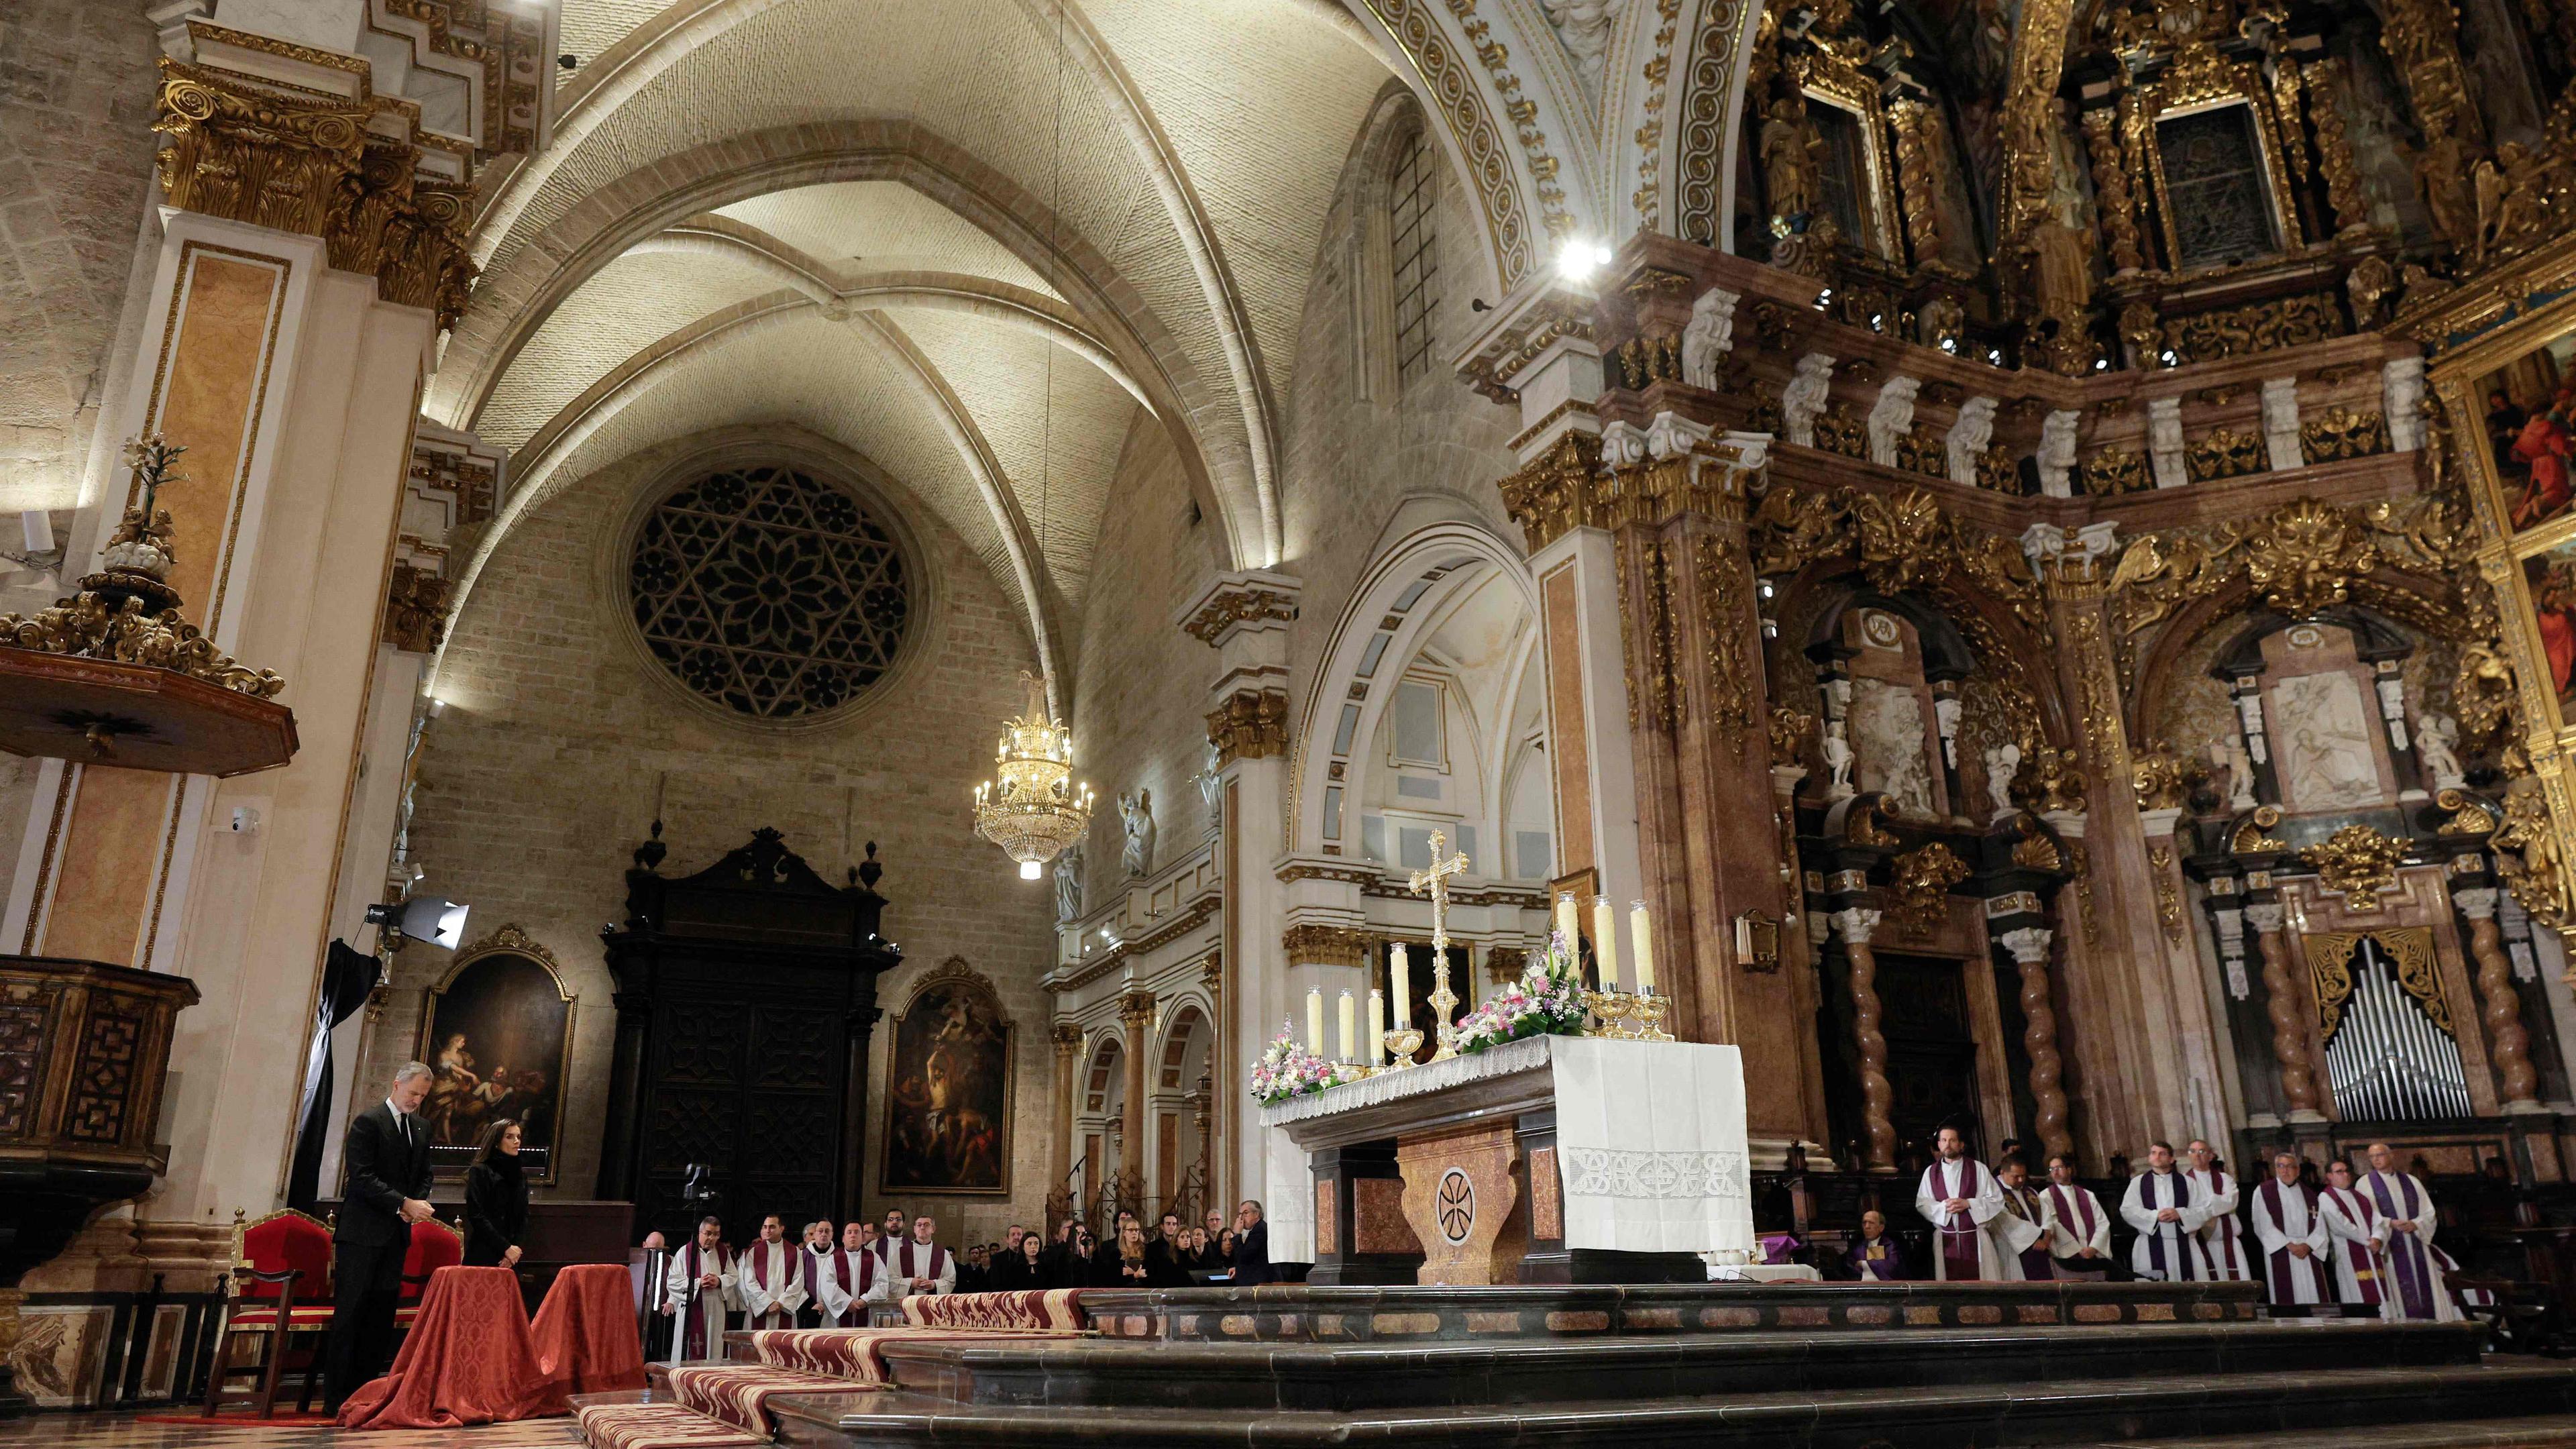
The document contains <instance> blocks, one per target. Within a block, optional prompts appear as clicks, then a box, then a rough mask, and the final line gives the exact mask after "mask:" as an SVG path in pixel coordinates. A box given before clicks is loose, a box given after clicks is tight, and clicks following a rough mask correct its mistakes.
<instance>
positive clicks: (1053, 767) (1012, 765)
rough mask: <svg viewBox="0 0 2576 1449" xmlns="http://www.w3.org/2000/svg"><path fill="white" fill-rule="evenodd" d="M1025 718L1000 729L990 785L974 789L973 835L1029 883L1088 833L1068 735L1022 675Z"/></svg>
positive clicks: (1086, 802) (1087, 795)
mask: <svg viewBox="0 0 2576 1449" xmlns="http://www.w3.org/2000/svg"><path fill="white" fill-rule="evenodd" d="M1020 682H1021V683H1022V684H1025V685H1027V686H1028V690H1029V709H1028V713H1026V714H1024V715H1022V716H1020V717H1019V718H1018V719H1015V720H1011V721H1009V722H1008V723H1006V724H1004V725H1003V726H1002V744H1001V748H1000V749H999V750H997V751H995V752H994V758H993V775H994V778H993V779H990V780H986V781H985V782H984V783H982V784H980V785H977V786H976V787H975V833H976V834H978V835H981V836H983V837H984V838H985V839H986V840H989V841H991V842H993V843H994V844H995V845H998V846H1000V847H1002V852H1003V853H1004V854H1006V855H1008V856H1009V857H1010V858H1011V859H1013V860H1016V861H1018V862H1019V863H1020V879H1022V880H1036V879H1037V878H1038V873H1039V872H1040V870H1041V869H1043V868H1044V867H1045V865H1046V863H1047V862H1048V861H1051V860H1053V859H1055V858H1056V857H1057V856H1058V855H1060V854H1062V853H1063V851H1064V848H1065V847H1066V846H1068V845H1071V844H1073V843H1074V842H1075V841H1077V840H1079V839H1081V838H1082V832H1083V831H1084V830H1086V829H1088V828H1090V825H1091V805H1092V800H1093V796H1092V792H1091V787H1090V786H1089V785H1081V784H1076V783H1075V782H1074V778H1073V731H1071V730H1069V729H1066V728H1064V727H1063V726H1062V725H1059V724H1057V723H1056V722H1055V718H1054V716H1053V715H1052V714H1051V713H1050V712H1049V711H1048V709H1047V701H1046V682H1045V681H1044V680H1042V679H1039V678H1038V677H1037V676H1036V675H1033V674H1031V673H1029V672H1028V671H1027V670H1022V671H1020Z"/></svg>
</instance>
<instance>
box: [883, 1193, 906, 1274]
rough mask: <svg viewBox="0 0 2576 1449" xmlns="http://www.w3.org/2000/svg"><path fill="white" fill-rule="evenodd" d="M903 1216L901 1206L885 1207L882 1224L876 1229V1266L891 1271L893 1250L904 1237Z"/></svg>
mask: <svg viewBox="0 0 2576 1449" xmlns="http://www.w3.org/2000/svg"><path fill="white" fill-rule="evenodd" d="M903 1224H904V1216H903V1209H901V1208H887V1209H886V1214H885V1218H884V1220H883V1222H882V1225H881V1226H879V1228H878V1229H877V1266H878V1267H879V1268H882V1269H885V1270H886V1271H888V1272H892V1271H893V1269H894V1250H895V1249H896V1248H897V1247H900V1246H901V1245H902V1243H903V1239H904V1230H903Z"/></svg>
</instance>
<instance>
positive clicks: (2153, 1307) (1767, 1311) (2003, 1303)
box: [1082, 1283, 2262, 1343]
mask: <svg viewBox="0 0 2576 1449" xmlns="http://www.w3.org/2000/svg"><path fill="white" fill-rule="evenodd" d="M2261 1303H2262V1288H2261V1285H2259V1284H2255V1283H1692V1284H1678V1283H1675V1284H1646V1285H1631V1286H1608V1285H1598V1286H1596V1285H1576V1286H1568V1285H1564V1284H1505V1285H1497V1286H1494V1287H1481V1288H1440V1287H1431V1288H1416V1287H1334V1288H1319V1287H1309V1286H1304V1285H1294V1286H1278V1287H1263V1288H1170V1289H1161V1290H1140V1291H1130V1290H1126V1289H1100V1290H1097V1291H1095V1292H1090V1293H1085V1294H1084V1295H1083V1297H1082V1307H1083V1311H1084V1312H1085V1313H1086V1314H1087V1315H1088V1316H1089V1317H1090V1319H1091V1323H1092V1326H1093V1327H1094V1328H1096V1329H1098V1330H1099V1331H1100V1333H1101V1334H1102V1336H1104V1337H1109V1338H1125V1339H1138V1338H1141V1339H1154V1340H1158V1341H1163V1342H1193V1341H1197V1342H1211V1343H1214V1342H1258V1343H1275V1342H1319V1343H1321V1342H1345V1343H1365V1342H1384V1341H1389V1340H1402V1341H1405V1342H1414V1343H1419V1342H1427V1341H1440V1340H1452V1339H1460V1340H1464V1339H1493V1338H1541V1339H1563V1338H1580V1337H1586V1336H1597V1335H1602V1334H1613V1333H1616V1334H1646V1333H1667V1334H1669V1333H1682V1334H1689V1333H1730V1332H1739V1331H1742V1330H1746V1329H1813V1330H1835V1329H1845V1328H1852V1329H1889V1328H1913V1329H1933V1330H1956V1329H1961V1328H1995V1327H2003V1326H2023V1327H2027V1326H2034V1325H2041V1324H2062V1325H2065V1326H2068V1327H2084V1328H2110V1327H2116V1326H2119V1325H2122V1324H2139V1323H2193V1322H2219V1321H2225V1320H2250V1319H2253V1318H2255V1317H2257V1316H2259V1314H2260V1313H2261Z"/></svg>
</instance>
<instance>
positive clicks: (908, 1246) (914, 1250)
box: [889, 1213, 957, 1297]
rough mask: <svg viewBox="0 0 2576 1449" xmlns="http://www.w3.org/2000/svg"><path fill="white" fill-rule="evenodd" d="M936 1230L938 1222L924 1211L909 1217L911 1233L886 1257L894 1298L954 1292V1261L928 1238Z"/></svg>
mask: <svg viewBox="0 0 2576 1449" xmlns="http://www.w3.org/2000/svg"><path fill="white" fill-rule="evenodd" d="M938 1231H939V1224H938V1222H937V1221H936V1220H934V1219H933V1218H932V1217H931V1216H930V1214H928V1213H923V1214H922V1215H921V1216H919V1217H917V1218H914V1219H913V1220H912V1236H911V1237H909V1238H906V1239H904V1240H903V1242H902V1244H901V1245H900V1246H899V1247H897V1248H896V1249H895V1251H894V1253H893V1255H892V1257H891V1259H890V1260H889V1261H890V1262H891V1264H892V1266H893V1269H894V1292H895V1295H896V1296H897V1297H903V1296H906V1295H909V1294H914V1293H954V1292H956V1291H957V1260H956V1259H955V1258H954V1257H952V1256H950V1255H949V1252H948V1250H947V1249H946V1248H943V1247H941V1246H939V1245H938V1244H936V1243H934V1242H932V1241H931V1240H930V1238H931V1235H932V1234H933V1233H936V1232H938Z"/></svg>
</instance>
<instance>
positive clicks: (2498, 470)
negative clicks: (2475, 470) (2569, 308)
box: [2461, 319, 2576, 534]
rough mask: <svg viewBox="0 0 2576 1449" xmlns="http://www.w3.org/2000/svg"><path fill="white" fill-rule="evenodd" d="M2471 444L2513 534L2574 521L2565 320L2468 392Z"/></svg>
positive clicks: (2570, 349) (2575, 407) (2575, 425)
mask: <svg viewBox="0 0 2576 1449" xmlns="http://www.w3.org/2000/svg"><path fill="white" fill-rule="evenodd" d="M2469 403H2470V411H2471V412H2473V413H2474V415H2475V417H2476V420H2477V431H2476V432H2475V433H2474V434H2470V435H2469V436H2467V437H2463V438H2462V439H2461V442H2462V444H2463V446H2468V445H2469V439H2470V437H2474V438H2476V439H2478V440H2479V441H2478V443H2477V444H2476V445H2475V448H2474V451H2476V452H2477V453H2478V455H2479V456H2480V457H2481V458H2482V459H2483V460H2484V461H2485V464H2486V468H2487V476H2488V478H2489V480H2490V481H2491V483H2492V484H2493V486H2494V488H2495V490H2496V503H2497V508H2498V512H2499V516H2500V517H2501V518H2502V519H2503V520H2504V523H2505V526H2506V528H2507V529H2508V530H2509V531H2510V532H2512V533H2515V534H2521V533H2526V532H2529V531H2530V530H2532V529H2535V528H2540V527H2543V526H2545V525H2548V524H2551V523H2555V522H2557V521H2559V520H2560V519H2564V518H2568V517H2571V516H2576V509H2572V508H2571V505H2576V486H2571V473H2570V469H2571V464H2576V457H2571V455H2576V446H2571V442H2570V438H2571V429H2576V323H2571V322H2568V321H2566V320H2563V319H2562V321H2561V322H2560V324H2559V325H2557V326H2555V327H2551V328H2548V329H2546V330H2545V331H2544V332H2543V333H2542V334H2541V335H2540V336H2538V337H2536V338H2531V339H2528V340H2526V341H2525V342H2524V344H2523V345H2521V346H2518V347H2514V348H2512V349H2511V351H2510V352H2509V353H2508V355H2506V356H2504V357H2502V358H2499V359H2496V360H2494V361H2493V363H2492V364H2491V365H2490V366H2488V367H2486V368H2485V369H2483V370H2482V371H2481V372H2480V373H2479V374H2478V375H2477V377H2476V378H2475V380H2474V381H2473V382H2472V384H2471V385H2470V388H2469Z"/></svg>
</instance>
